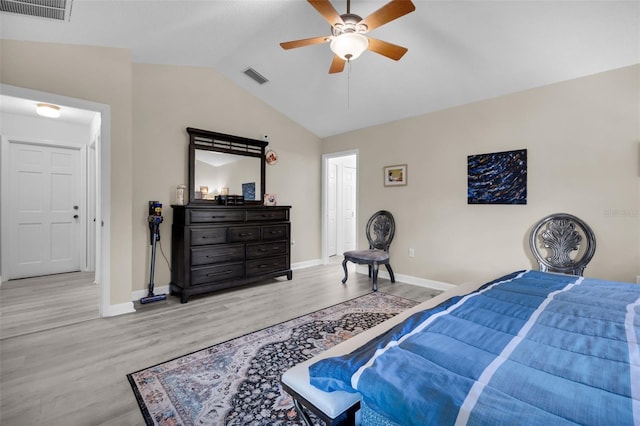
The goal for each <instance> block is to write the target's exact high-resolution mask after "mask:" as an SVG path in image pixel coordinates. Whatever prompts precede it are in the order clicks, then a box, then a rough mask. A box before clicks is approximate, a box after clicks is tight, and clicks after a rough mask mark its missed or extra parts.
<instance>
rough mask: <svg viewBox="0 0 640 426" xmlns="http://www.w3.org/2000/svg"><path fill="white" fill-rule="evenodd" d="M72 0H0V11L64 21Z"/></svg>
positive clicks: (69, 12)
mask: <svg viewBox="0 0 640 426" xmlns="http://www.w3.org/2000/svg"><path fill="white" fill-rule="evenodd" d="M72 3H73V0H0V12H9V13H17V14H20V15H28V16H36V17H40V18H47V19H57V20H60V21H64V20H65V19H67V20H68V19H69V18H70V17H71V4H72Z"/></svg>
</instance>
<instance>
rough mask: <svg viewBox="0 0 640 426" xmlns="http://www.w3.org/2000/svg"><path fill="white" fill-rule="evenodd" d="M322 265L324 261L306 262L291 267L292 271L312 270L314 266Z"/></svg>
mask: <svg viewBox="0 0 640 426" xmlns="http://www.w3.org/2000/svg"><path fill="white" fill-rule="evenodd" d="M318 265H322V259H313V260H305V261H304V262H296V263H294V264H292V265H291V270H293V271H295V270H296V269H304V268H311V267H312V266H318Z"/></svg>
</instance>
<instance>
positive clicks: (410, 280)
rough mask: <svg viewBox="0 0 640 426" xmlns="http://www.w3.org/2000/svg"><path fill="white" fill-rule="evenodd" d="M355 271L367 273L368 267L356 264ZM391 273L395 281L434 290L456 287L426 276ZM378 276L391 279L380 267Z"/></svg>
mask: <svg viewBox="0 0 640 426" xmlns="http://www.w3.org/2000/svg"><path fill="white" fill-rule="evenodd" d="M356 272H357V273H359V274H364V275H368V274H369V268H368V267H367V266H366V265H357V266H356ZM393 275H394V276H395V278H396V281H397V282H401V283H405V284H411V285H416V286H419V287H426V288H432V289H434V290H441V291H447V290H450V289H452V288H455V287H456V285H455V284H450V283H445V282H442V281H435V280H430V279H426V278H418V277H413V276H411V275H404V274H395V273H394V274H393ZM378 277H380V278H385V279H387V280H389V279H391V277H390V276H389V273H388V272H387V271H386V270H382V269H380V270H378Z"/></svg>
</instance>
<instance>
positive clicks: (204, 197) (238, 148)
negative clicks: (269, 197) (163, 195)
mask: <svg viewBox="0 0 640 426" xmlns="http://www.w3.org/2000/svg"><path fill="white" fill-rule="evenodd" d="M187 133H189V188H188V190H189V203H211V204H218V205H239V204H244V205H247V204H263V201H264V200H263V197H264V193H265V192H266V191H265V188H266V183H265V161H264V155H265V147H266V146H267V145H268V142H266V141H260V140H257V139H248V138H243V137H240V136H233V135H226V134H224V133H216V132H210V131H208V130H200V129H194V128H191V127H188V128H187Z"/></svg>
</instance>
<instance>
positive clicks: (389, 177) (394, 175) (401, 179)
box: [384, 164, 408, 186]
mask: <svg viewBox="0 0 640 426" xmlns="http://www.w3.org/2000/svg"><path fill="white" fill-rule="evenodd" d="M407 177H408V176H407V165H406V164H397V165H395V166H385V167H384V186H405V185H406V184H407Z"/></svg>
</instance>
